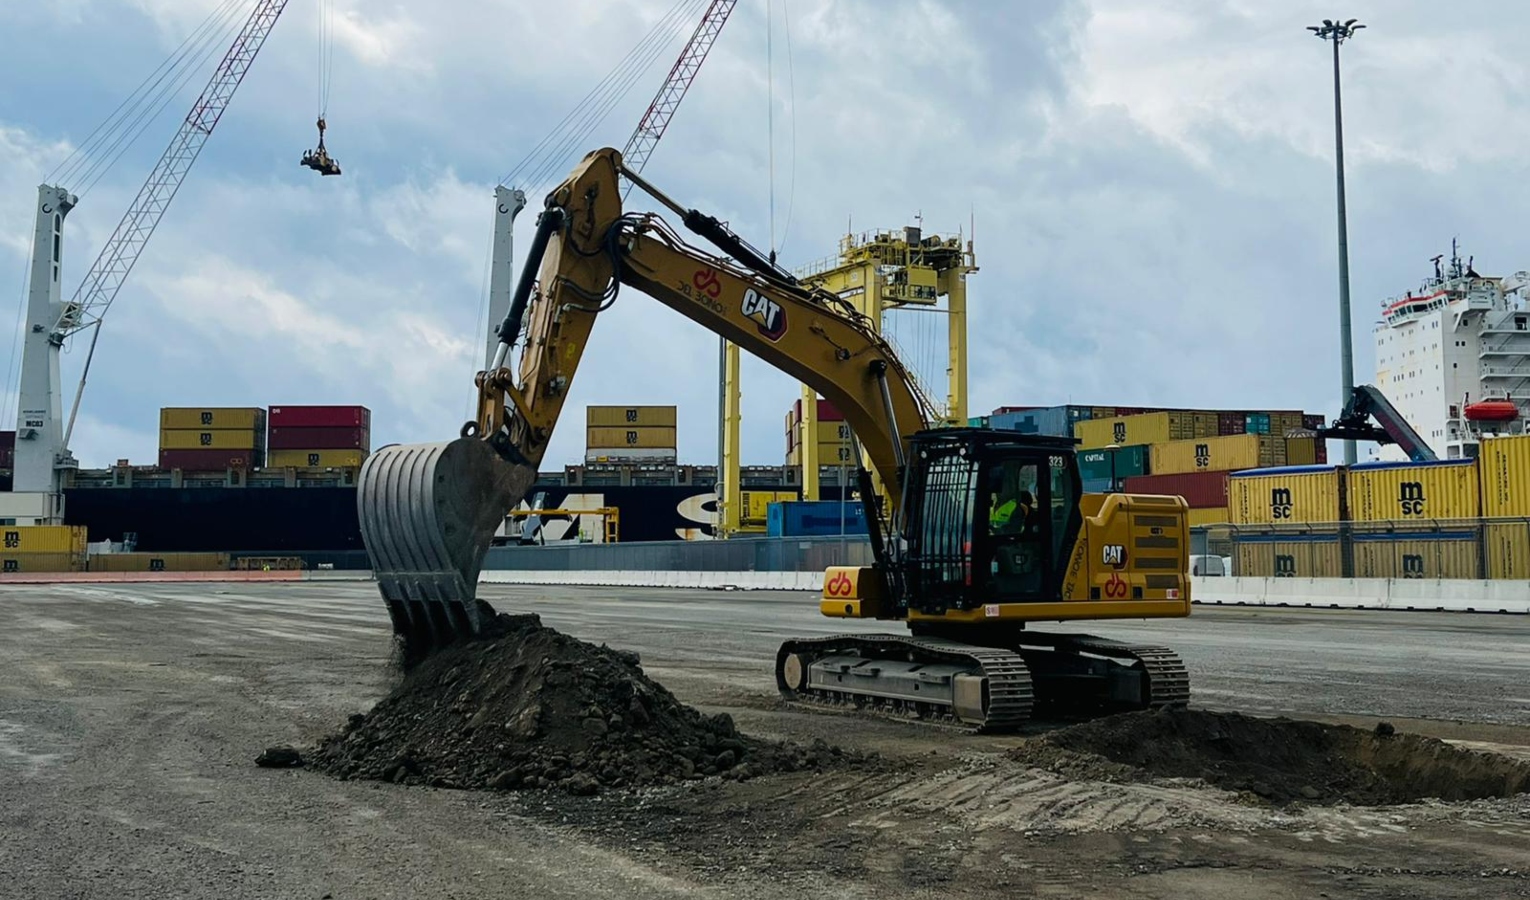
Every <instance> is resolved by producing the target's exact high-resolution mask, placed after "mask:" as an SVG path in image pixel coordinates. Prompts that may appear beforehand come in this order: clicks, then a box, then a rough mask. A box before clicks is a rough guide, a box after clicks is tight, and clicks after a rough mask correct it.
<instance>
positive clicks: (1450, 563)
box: [1354, 529, 1481, 579]
mask: <svg viewBox="0 0 1530 900" xmlns="http://www.w3.org/2000/svg"><path fill="white" fill-rule="evenodd" d="M1354 548H1355V577H1356V578H1469V579H1475V578H1480V577H1481V566H1480V564H1479V559H1480V556H1479V554H1478V547H1477V532H1476V530H1475V529H1467V530H1465V531H1459V532H1445V533H1440V534H1437V535H1432V536H1429V537H1423V536H1418V535H1375V534H1370V535H1368V534H1356V535H1354Z"/></svg>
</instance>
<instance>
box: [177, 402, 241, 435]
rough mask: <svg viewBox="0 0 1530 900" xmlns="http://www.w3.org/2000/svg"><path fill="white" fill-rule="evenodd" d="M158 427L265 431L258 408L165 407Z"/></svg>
mask: <svg viewBox="0 0 1530 900" xmlns="http://www.w3.org/2000/svg"><path fill="white" fill-rule="evenodd" d="M159 427H160V429H161V430H163V429H167V428H176V429H186V428H196V429H202V428H238V429H243V430H244V431H262V432H263V431H265V430H266V411H265V410H264V409H261V408H260V407H258V406H216V407H192V406H167V407H164V408H163V409H161V410H160V411H159Z"/></svg>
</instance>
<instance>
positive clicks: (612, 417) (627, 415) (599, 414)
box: [584, 406, 675, 428]
mask: <svg viewBox="0 0 1530 900" xmlns="http://www.w3.org/2000/svg"><path fill="white" fill-rule="evenodd" d="M584 424H585V426H586V427H588V428H627V427H629V426H633V425H637V426H644V427H648V426H659V427H661V428H674V427H675V407H673V406H587V407H585V413H584Z"/></svg>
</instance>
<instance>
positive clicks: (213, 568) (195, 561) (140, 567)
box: [85, 553, 230, 572]
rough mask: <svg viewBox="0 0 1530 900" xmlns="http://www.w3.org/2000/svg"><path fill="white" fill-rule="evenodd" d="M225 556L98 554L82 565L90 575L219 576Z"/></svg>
mask: <svg viewBox="0 0 1530 900" xmlns="http://www.w3.org/2000/svg"><path fill="white" fill-rule="evenodd" d="M229 567H230V565H229V555H228V554H227V553H97V554H95V555H93V556H91V557H89V558H88V559H87V560H86V562H85V568H86V569H87V570H88V571H91V572H222V571H227V570H228V569H229Z"/></svg>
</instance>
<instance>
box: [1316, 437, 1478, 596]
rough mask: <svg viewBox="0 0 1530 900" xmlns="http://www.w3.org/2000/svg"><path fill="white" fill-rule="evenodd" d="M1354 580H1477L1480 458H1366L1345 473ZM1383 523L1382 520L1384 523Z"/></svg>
mask: <svg viewBox="0 0 1530 900" xmlns="http://www.w3.org/2000/svg"><path fill="white" fill-rule="evenodd" d="M1344 481H1345V496H1346V498H1347V500H1348V504H1349V519H1350V521H1351V522H1355V523H1367V522H1370V523H1378V525H1377V526H1375V527H1371V528H1366V527H1363V526H1358V524H1357V527H1356V528H1355V529H1354V530H1353V535H1354V554H1355V557H1354V559H1355V577H1356V578H1477V577H1479V576H1478V571H1479V568H1480V567H1479V566H1478V564H1477V563H1478V553H1477V533H1476V530H1475V525H1476V522H1475V521H1471V522H1467V521H1462V520H1475V519H1476V518H1477V517H1478V516H1479V515H1480V514H1481V509H1482V500H1481V488H1480V485H1479V483H1478V479H1477V461H1476V460H1472V459H1442V460H1437V461H1434V462H1427V463H1361V464H1360V465H1356V466H1351V467H1350V468H1349V470H1348V471H1347V472H1345V474H1344ZM1379 523H1385V524H1384V525H1382V524H1379Z"/></svg>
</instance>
